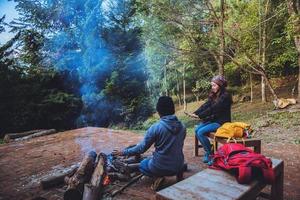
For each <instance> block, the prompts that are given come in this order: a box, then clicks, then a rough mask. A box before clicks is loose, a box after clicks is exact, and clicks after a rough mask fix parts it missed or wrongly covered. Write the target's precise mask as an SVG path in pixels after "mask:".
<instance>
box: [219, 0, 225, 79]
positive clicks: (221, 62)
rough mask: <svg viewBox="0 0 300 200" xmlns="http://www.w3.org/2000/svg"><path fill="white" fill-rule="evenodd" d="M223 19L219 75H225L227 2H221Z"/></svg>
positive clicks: (221, 21) (222, 0)
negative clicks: (225, 13)
mask: <svg viewBox="0 0 300 200" xmlns="http://www.w3.org/2000/svg"><path fill="white" fill-rule="evenodd" d="M220 4H221V5H220V7H221V18H220V59H219V60H220V65H219V74H220V75H224V52H225V36H224V20H225V15H224V12H225V2H224V0H220Z"/></svg>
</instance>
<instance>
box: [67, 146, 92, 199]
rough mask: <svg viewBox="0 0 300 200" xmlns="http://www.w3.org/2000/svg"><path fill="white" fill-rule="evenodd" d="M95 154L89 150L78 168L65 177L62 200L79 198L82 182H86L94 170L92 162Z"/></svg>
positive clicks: (80, 197) (81, 191)
mask: <svg viewBox="0 0 300 200" xmlns="http://www.w3.org/2000/svg"><path fill="white" fill-rule="evenodd" d="M96 157H97V154H96V152H94V151H90V152H89V153H88V154H87V155H86V156H85V157H84V158H83V160H82V162H81V164H80V166H79V168H78V170H77V171H76V172H75V174H74V175H73V176H72V177H66V178H65V182H66V184H67V185H68V187H67V190H66V191H65V193H64V200H81V199H82V195H83V188H84V184H85V183H87V182H88V181H89V180H90V178H91V175H92V173H93V170H94V164H95V160H96Z"/></svg>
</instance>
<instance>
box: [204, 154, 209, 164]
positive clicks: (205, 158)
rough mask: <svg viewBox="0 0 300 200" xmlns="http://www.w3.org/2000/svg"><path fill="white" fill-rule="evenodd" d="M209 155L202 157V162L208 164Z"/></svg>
mask: <svg viewBox="0 0 300 200" xmlns="http://www.w3.org/2000/svg"><path fill="white" fill-rule="evenodd" d="M210 155H211V154H210V153H205V154H204V157H203V162H204V163H208V162H209V161H210Z"/></svg>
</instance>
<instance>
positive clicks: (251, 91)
mask: <svg viewBox="0 0 300 200" xmlns="http://www.w3.org/2000/svg"><path fill="white" fill-rule="evenodd" d="M250 102H251V103H252V102H253V83H252V73H250Z"/></svg>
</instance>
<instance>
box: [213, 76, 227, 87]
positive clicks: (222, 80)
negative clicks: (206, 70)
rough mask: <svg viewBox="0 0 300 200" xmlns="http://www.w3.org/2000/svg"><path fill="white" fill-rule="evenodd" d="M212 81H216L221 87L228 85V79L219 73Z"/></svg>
mask: <svg viewBox="0 0 300 200" xmlns="http://www.w3.org/2000/svg"><path fill="white" fill-rule="evenodd" d="M211 82H214V83H215V84H217V85H218V86H220V87H221V88H225V87H227V81H226V79H225V78H224V76H222V75H217V76H214V77H213V78H212V80H211Z"/></svg>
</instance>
